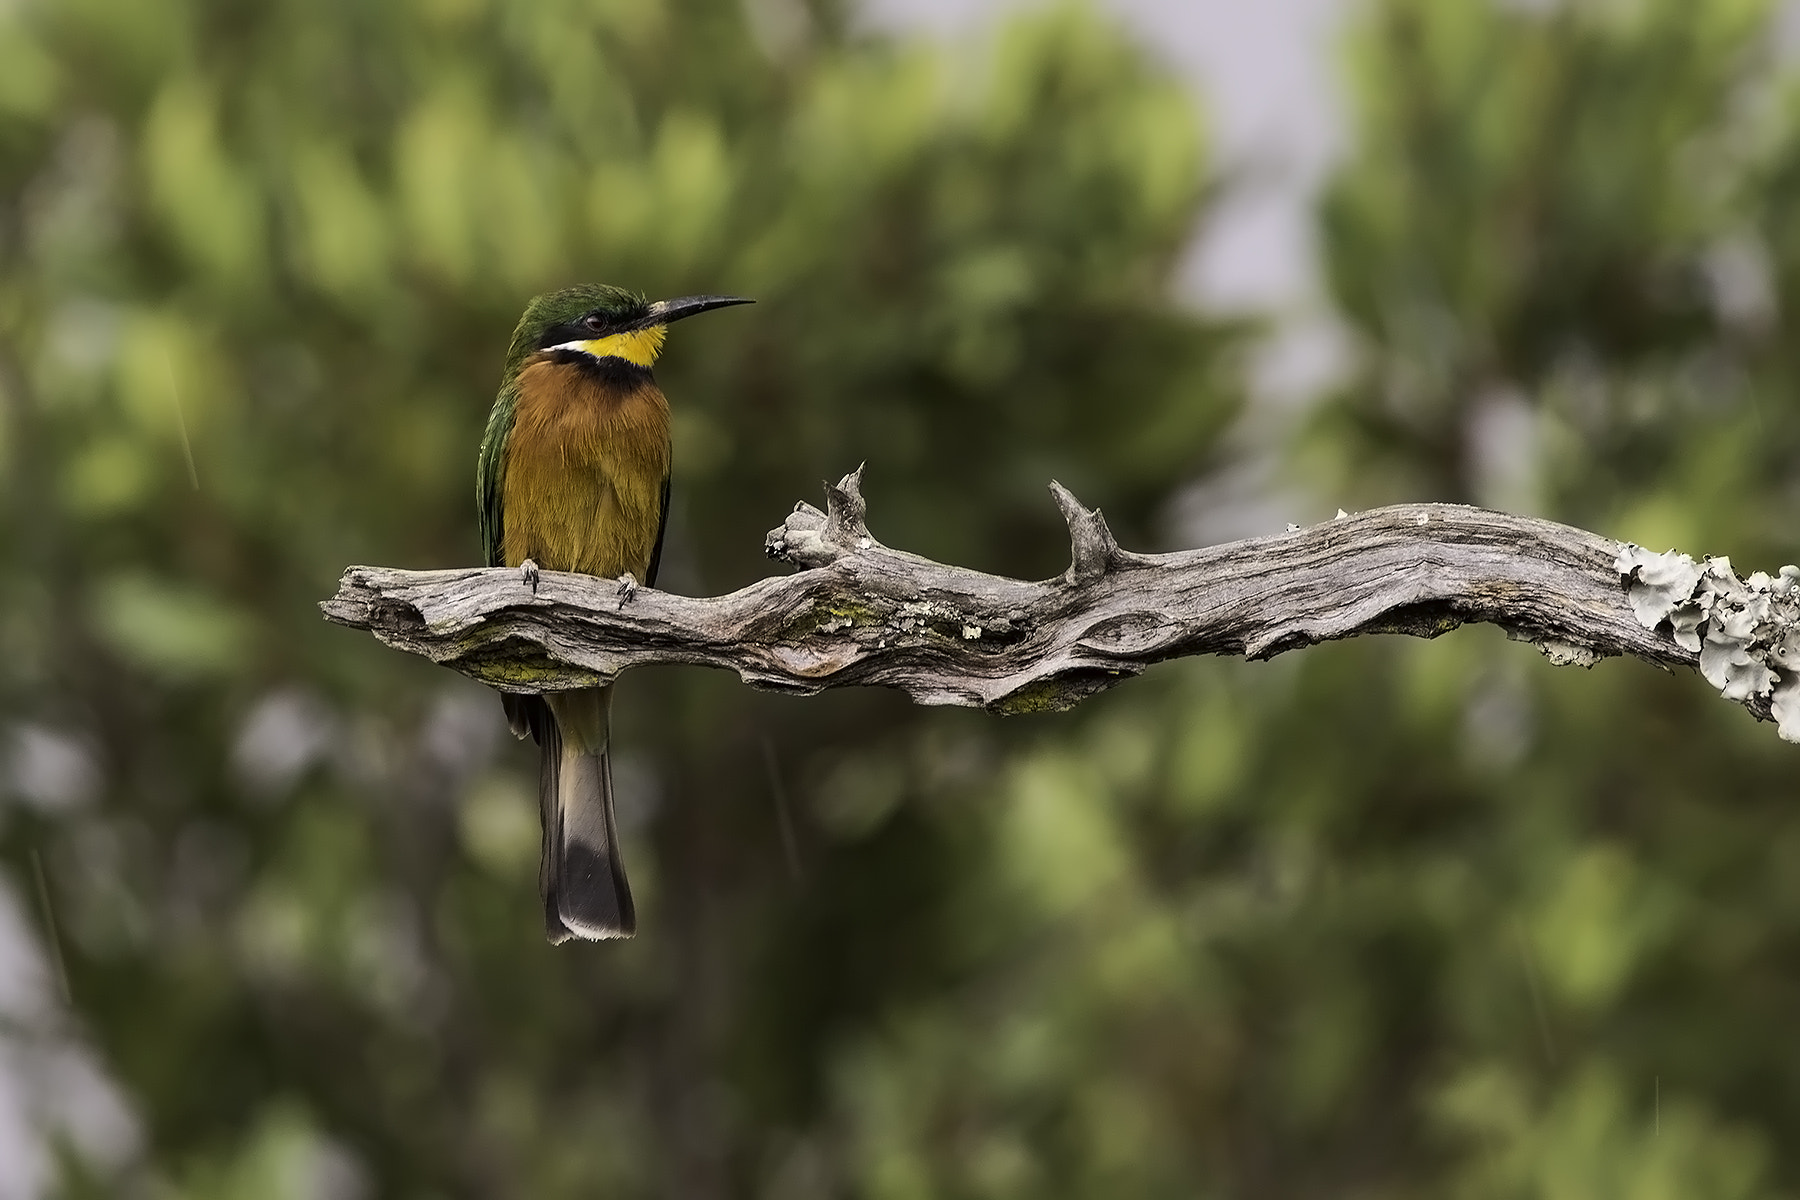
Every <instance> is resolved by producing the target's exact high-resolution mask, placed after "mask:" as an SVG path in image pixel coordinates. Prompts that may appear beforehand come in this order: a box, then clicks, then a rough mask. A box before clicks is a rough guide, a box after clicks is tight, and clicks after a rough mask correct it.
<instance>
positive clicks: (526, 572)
mask: <svg viewBox="0 0 1800 1200" xmlns="http://www.w3.org/2000/svg"><path fill="white" fill-rule="evenodd" d="M519 582H520V583H523V584H524V585H525V586H526V587H528V588H530V589H531V594H532V595H534V596H535V595H537V585H538V565H537V564H536V563H535V562H532V561H531V560H530V559H529V558H528V559H526V560H525V561H524V562H522V563H520V564H519Z"/></svg>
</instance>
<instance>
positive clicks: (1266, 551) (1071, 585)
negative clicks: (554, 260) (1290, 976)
mask: <svg viewBox="0 0 1800 1200" xmlns="http://www.w3.org/2000/svg"><path fill="white" fill-rule="evenodd" d="M860 475H861V472H860V471H858V472H857V474H855V475H850V476H846V477H845V478H844V479H843V480H842V481H840V482H839V483H838V484H837V485H835V486H829V485H828V486H827V489H826V492H827V510H826V511H825V512H820V511H819V510H818V509H816V508H813V507H812V506H810V505H805V504H802V505H800V506H799V507H798V508H796V509H795V511H794V512H793V513H791V514H790V515H789V516H788V517H787V519H786V520H785V521H784V522H783V523H782V525H781V526H779V527H778V528H776V529H773V530H771V531H770V532H769V535H768V539H767V544H766V549H767V551H768V553H769V556H770V557H771V558H774V559H777V560H780V561H784V562H787V563H790V564H792V565H794V566H797V567H800V568H803V569H802V570H800V571H799V572H798V573H796V574H794V575H791V576H787V577H777V578H768V579H761V580H758V581H757V582H755V583H752V584H750V585H749V586H748V587H745V588H741V589H739V590H738V591H735V592H732V593H730V594H729V595H725V596H718V597H714V598H710V599H695V598H691V597H686V596H675V595H670V594H668V593H664V592H655V591H651V590H648V589H640V590H638V591H637V592H636V593H635V594H632V595H629V596H627V595H624V594H622V593H621V591H620V589H619V587H618V585H617V584H616V583H614V582H613V581H611V580H603V579H595V578H591V577H588V576H583V575H568V574H557V573H552V572H548V571H546V572H544V573H543V575H542V577H541V580H540V582H539V584H538V587H537V590H536V592H535V594H534V593H533V592H532V590H531V589H530V588H529V587H528V586H527V585H526V584H525V583H523V582H522V581H521V579H520V577H519V574H518V572H516V571H510V570H499V569H464V570H449V571H401V570H394V569H390V568H384V567H352V568H350V569H349V570H348V571H346V572H345V573H344V576H343V579H342V581H341V583H340V585H339V590H338V594H337V595H336V596H335V597H333V598H332V599H330V600H327V601H324V602H323V604H322V608H323V609H324V611H325V615H326V616H327V617H328V618H329V619H331V620H333V621H336V622H338V623H340V624H344V625H348V626H351V627H354V628H358V629H367V630H369V631H371V632H372V633H374V634H375V636H376V637H378V638H379V639H381V640H382V641H383V642H386V643H387V644H388V645H390V646H394V647H396V648H399V649H402V650H406V651H410V652H412V653H415V654H421V655H424V656H425V657H427V658H430V659H431V660H433V661H434V662H439V663H442V664H444V665H445V666H448V667H451V668H453V669H455V670H458V671H461V672H462V673H464V674H466V675H469V676H471V677H473V678H475V679H478V680H481V681H482V682H484V683H488V684H492V685H493V686H495V687H499V688H502V689H505V690H512V691H545V690H557V689H562V688H572V687H585V686H592V685H594V684H597V683H603V682H607V681H609V680H611V679H612V678H614V677H616V676H617V675H618V673H619V672H621V671H624V670H626V669H628V668H630V667H636V666H646V665H650V664H655V663H692V664H699V665H703V666H712V667H720V668H723V669H726V670H731V671H735V672H737V674H738V676H739V677H740V678H741V679H742V680H743V681H744V682H745V683H748V684H750V685H752V686H754V687H760V688H767V689H771V690H775V691H783V692H789V693H794V694H805V695H810V694H813V693H817V692H820V691H823V690H825V689H826V688H832V687H845V686H851V685H875V686H881V687H893V688H898V689H900V690H901V691H904V692H905V693H907V695H909V696H911V697H912V698H913V699H914V700H916V701H918V702H919V703H921V704H958V705H970V706H978V707H985V708H989V709H993V710H997V711H1001V712H1032V711H1043V710H1055V709H1064V708H1068V707H1071V706H1072V705H1074V704H1076V703H1078V702H1079V701H1080V700H1081V699H1083V698H1084V697H1086V696H1088V695H1091V694H1093V693H1095V692H1098V691H1101V690H1103V689H1105V688H1108V687H1111V686H1112V685H1113V684H1115V683H1118V682H1119V681H1121V680H1123V679H1127V678H1129V677H1131V676H1133V675H1137V674H1139V673H1140V672H1142V671H1143V670H1144V669H1145V668H1146V667H1148V666H1150V665H1151V664H1153V663H1157V662H1162V661H1164V660H1166V659H1171V658H1178V657H1181V656H1183V655H1190V654H1242V655H1245V656H1247V657H1249V658H1253V659H1262V658H1270V657H1273V656H1274V655H1276V654H1280V653H1283V652H1285V651H1288V650H1296V649H1299V648H1301V647H1304V646H1311V645H1315V644H1317V643H1319V642H1324V641H1330V640H1333V639H1336V638H1346V637H1354V636H1358V635H1361V634H1370V633H1404V634H1412V635H1416V636H1421V637H1436V636H1438V635H1440V634H1443V633H1447V632H1449V631H1450V630H1452V629H1455V628H1456V627H1458V626H1460V625H1463V624H1467V623H1471V622H1487V623H1489V624H1494V625H1498V626H1500V627H1502V628H1503V629H1505V630H1506V631H1507V632H1508V633H1509V634H1510V635H1511V636H1513V637H1515V638H1518V639H1520V640H1523V641H1529V642H1532V643H1536V644H1537V645H1538V647H1539V648H1540V649H1542V650H1543V651H1544V653H1545V654H1546V655H1548V656H1549V657H1550V658H1551V659H1552V660H1553V661H1555V662H1558V663H1565V664H1575V665H1583V666H1587V665H1592V663H1594V662H1595V661H1596V660H1597V659H1599V658H1602V657H1606V656H1611V655H1631V656H1633V657H1636V658H1640V659H1643V660H1645V661H1647V662H1651V663H1655V664H1657V665H1659V666H1664V667H1692V666H1695V665H1697V663H1698V661H1699V655H1698V654H1696V653H1694V652H1692V651H1689V650H1687V649H1684V648H1683V647H1682V646H1680V645H1678V644H1676V642H1675V640H1674V639H1673V637H1671V636H1670V634H1669V632H1668V629H1667V626H1666V625H1665V626H1662V627H1659V628H1658V629H1656V630H1652V629H1647V628H1645V627H1644V626H1643V625H1642V624H1640V623H1639V622H1638V620H1637V619H1636V618H1635V617H1634V616H1633V613H1632V608H1631V605H1630V603H1629V602H1628V600H1627V596H1626V590H1625V587H1624V581H1623V578H1622V576H1621V575H1620V573H1619V570H1618V568H1617V567H1616V566H1615V561H1616V560H1617V558H1618V556H1619V553H1620V550H1621V544H1620V543H1619V542H1617V541H1614V540H1613V539H1611V538H1605V537H1602V536H1600V535H1598V534H1594V533H1589V532H1586V531H1584V530H1580V529H1575V528H1571V527H1569V526H1566V525H1559V524H1555V523H1553V522H1549V521H1540V520H1534V519H1530V518H1526V517H1515V516H1509V515H1507V514H1505V513H1499V512H1491V511H1488V510H1485V509H1478V508H1469V507H1465V506H1461V505H1453V504H1403V505H1395V506H1393V507H1389V508H1380V509H1375V510H1373V511H1370V512H1363V513H1357V514H1354V515H1351V516H1345V517H1340V518H1338V519H1336V520H1332V521H1327V522H1324V523H1322V524H1319V525H1313V526H1310V527H1308V528H1303V529H1294V530H1290V531H1289V532H1287V533H1282V534H1276V535H1274V536H1270V537H1261V538H1252V539H1249V540H1246V541H1240V542H1231V543H1228V544H1225V545H1219V546H1209V547H1206V548H1204V549H1199V550H1185V551H1181V552H1178V553H1173V554H1155V555H1150V554H1133V553H1130V552H1127V551H1124V550H1121V549H1120V548H1119V547H1118V545H1117V544H1116V542H1115V541H1114V540H1113V537H1112V535H1111V533H1110V532H1108V530H1107V528H1106V522H1105V520H1104V519H1103V518H1102V517H1101V516H1100V514H1099V513H1098V512H1097V511H1090V510H1088V509H1086V508H1084V507H1082V506H1081V504H1080V503H1079V502H1077V501H1076V500H1075V498H1074V497H1073V496H1071V495H1070V494H1069V493H1068V492H1067V491H1066V490H1065V489H1063V488H1062V487H1061V486H1060V485H1056V484H1052V485H1051V488H1052V491H1053V493H1054V495H1055V497H1056V500H1057V502H1058V504H1059V505H1060V507H1061V508H1062V510H1063V515H1064V517H1065V519H1066V520H1067V522H1068V524H1069V529H1070V537H1071V544H1072V555H1071V559H1072V561H1071V563H1070V566H1069V569H1068V570H1067V571H1065V572H1064V573H1063V574H1062V575H1061V576H1059V577H1057V578H1055V579H1049V580H1044V581H1042V582H1037V583H1027V582H1022V581H1019V580H1015V579H1005V578H1001V577H998V576H993V575H984V574H981V573H979V572H976V571H969V570H964V569H962V568H960V567H953V566H945V565H943V564H940V563H935V562H931V561H930V560H928V559H924V558H920V557H918V556H917V555H912V554H907V553H905V552H903V551H898V550H893V549H890V548H888V547H886V546H883V545H881V544H880V543H879V542H878V541H876V540H875V539H874V537H873V536H871V535H870V533H869V531H868V527H867V524H866V521H865V516H864V514H865V506H864V501H863V498H862V494H861V488H860ZM1745 706H1746V707H1747V708H1749V709H1750V710H1751V711H1752V712H1753V713H1755V714H1756V715H1757V716H1759V717H1762V718H1764V719H1767V717H1768V715H1769V713H1768V701H1767V700H1766V699H1761V700H1758V699H1752V700H1750V701H1748V702H1746V704H1745Z"/></svg>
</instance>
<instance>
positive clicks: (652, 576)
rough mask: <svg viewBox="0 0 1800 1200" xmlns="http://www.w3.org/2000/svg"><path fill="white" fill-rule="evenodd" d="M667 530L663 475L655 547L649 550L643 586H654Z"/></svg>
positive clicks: (665, 478)
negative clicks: (648, 562)
mask: <svg viewBox="0 0 1800 1200" xmlns="http://www.w3.org/2000/svg"><path fill="white" fill-rule="evenodd" d="M667 532H669V477H668V476H667V475H664V476H663V485H662V515H660V516H659V517H657V518H656V548H655V549H654V550H652V551H650V569H649V570H648V571H645V572H644V586H645V587H655V586H656V569H657V568H658V567H660V566H662V544H663V534H665V533H667Z"/></svg>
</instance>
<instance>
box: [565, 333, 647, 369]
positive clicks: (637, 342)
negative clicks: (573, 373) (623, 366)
mask: <svg viewBox="0 0 1800 1200" xmlns="http://www.w3.org/2000/svg"><path fill="white" fill-rule="evenodd" d="M668 333H669V327H668V326H667V325H652V326H650V327H649V328H648V329H634V330H632V331H631V332H630V333H615V334H613V335H612V336H611V337H603V338H594V339H593V340H592V341H586V342H564V343H563V344H562V345H560V346H553V347H551V349H553V350H580V351H581V352H582V353H584V354H591V355H593V356H594V357H595V358H622V359H624V360H625V361H626V362H628V363H630V364H632V365H633V366H637V367H647V366H649V365H650V364H651V363H653V362H655V361H656V356H657V355H658V354H660V353H661V352H662V344H663V338H665V337H667V336H668Z"/></svg>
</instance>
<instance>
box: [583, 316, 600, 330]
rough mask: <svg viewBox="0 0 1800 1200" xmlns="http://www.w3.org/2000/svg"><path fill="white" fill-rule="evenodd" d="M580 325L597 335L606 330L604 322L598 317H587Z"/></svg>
mask: <svg viewBox="0 0 1800 1200" xmlns="http://www.w3.org/2000/svg"><path fill="white" fill-rule="evenodd" d="M582 324H583V325H586V326H587V327H588V328H589V329H591V330H593V331H594V332H595V333H599V332H600V331H601V330H602V329H604V328H606V322H605V321H603V320H601V319H600V317H599V316H598V315H595V316H591V317H589V318H588V319H587V320H585V321H583V322H582Z"/></svg>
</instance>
